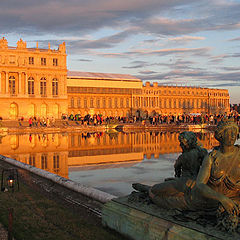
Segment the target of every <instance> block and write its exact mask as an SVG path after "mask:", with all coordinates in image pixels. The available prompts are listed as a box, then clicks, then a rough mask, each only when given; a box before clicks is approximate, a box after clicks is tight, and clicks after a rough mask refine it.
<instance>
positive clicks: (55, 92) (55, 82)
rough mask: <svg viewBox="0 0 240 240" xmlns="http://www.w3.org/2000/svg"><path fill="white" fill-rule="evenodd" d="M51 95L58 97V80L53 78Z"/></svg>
mask: <svg viewBox="0 0 240 240" xmlns="http://www.w3.org/2000/svg"><path fill="white" fill-rule="evenodd" d="M52 95H53V96H58V79H57V78H54V79H53V80H52Z"/></svg>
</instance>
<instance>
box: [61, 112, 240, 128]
mask: <svg viewBox="0 0 240 240" xmlns="http://www.w3.org/2000/svg"><path fill="white" fill-rule="evenodd" d="M223 117H226V115H223V114H214V115H213V114H181V115H155V116H148V117H145V118H143V117H140V116H132V117H120V116H119V117H112V116H107V117H103V116H102V115H100V114H95V115H93V116H91V115H89V114H87V115H85V116H81V115H80V114H76V115H75V116H74V115H73V114H71V115H69V116H67V115H63V116H62V119H63V120H69V121H77V122H78V123H79V124H81V125H95V126H96V125H102V124H111V123H130V124H131V123H140V124H142V125H146V124H150V125H160V124H176V125H180V124H210V125H217V123H218V122H219V121H220V120H221V119H222V118H223ZM227 117H233V118H234V119H235V122H237V124H238V125H240V115H239V114H229V115H228V116H227Z"/></svg>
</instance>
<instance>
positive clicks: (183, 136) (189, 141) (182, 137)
mask: <svg viewBox="0 0 240 240" xmlns="http://www.w3.org/2000/svg"><path fill="white" fill-rule="evenodd" d="M178 140H179V142H180V146H181V148H182V149H183V150H185V149H192V148H195V147H196V146H197V145H198V141H197V137H196V135H195V133H194V132H188V131H185V132H182V133H180V134H179V136H178Z"/></svg>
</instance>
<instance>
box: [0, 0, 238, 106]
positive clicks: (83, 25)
mask: <svg viewBox="0 0 240 240" xmlns="http://www.w3.org/2000/svg"><path fill="white" fill-rule="evenodd" d="M239 13H240V0H168V1H166V0H147V1H146V0H127V1H124V0H122V1H120V0H41V1H36V0H21V1H19V0H2V1H1V3H0V31H1V32H0V34H1V37H3V36H4V37H6V38H7V40H8V42H9V45H11V46H16V42H17V41H18V40H19V38H22V39H23V40H24V41H27V46H28V47H33V46H36V41H38V42H39V47H43V48H47V46H48V42H50V43H51V48H57V46H58V44H59V43H61V42H63V41H65V42H66V46H67V54H68V69H69V70H77V71H87V72H105V73H126V74H132V75H134V76H137V77H139V78H140V79H142V80H143V81H144V82H145V81H150V82H156V81H157V82H160V83H162V84H168V85H178V86H181V85H183V86H185V85H186V86H200V87H211V88H225V89H228V90H229V92H230V96H231V103H240V78H239V77H240V64H239V59H240V14H239Z"/></svg>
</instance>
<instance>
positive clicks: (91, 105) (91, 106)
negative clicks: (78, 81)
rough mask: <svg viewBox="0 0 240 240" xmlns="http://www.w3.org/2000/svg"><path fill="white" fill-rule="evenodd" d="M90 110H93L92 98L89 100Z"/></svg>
mask: <svg viewBox="0 0 240 240" xmlns="http://www.w3.org/2000/svg"><path fill="white" fill-rule="evenodd" d="M90 108H93V98H91V99H90Z"/></svg>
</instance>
